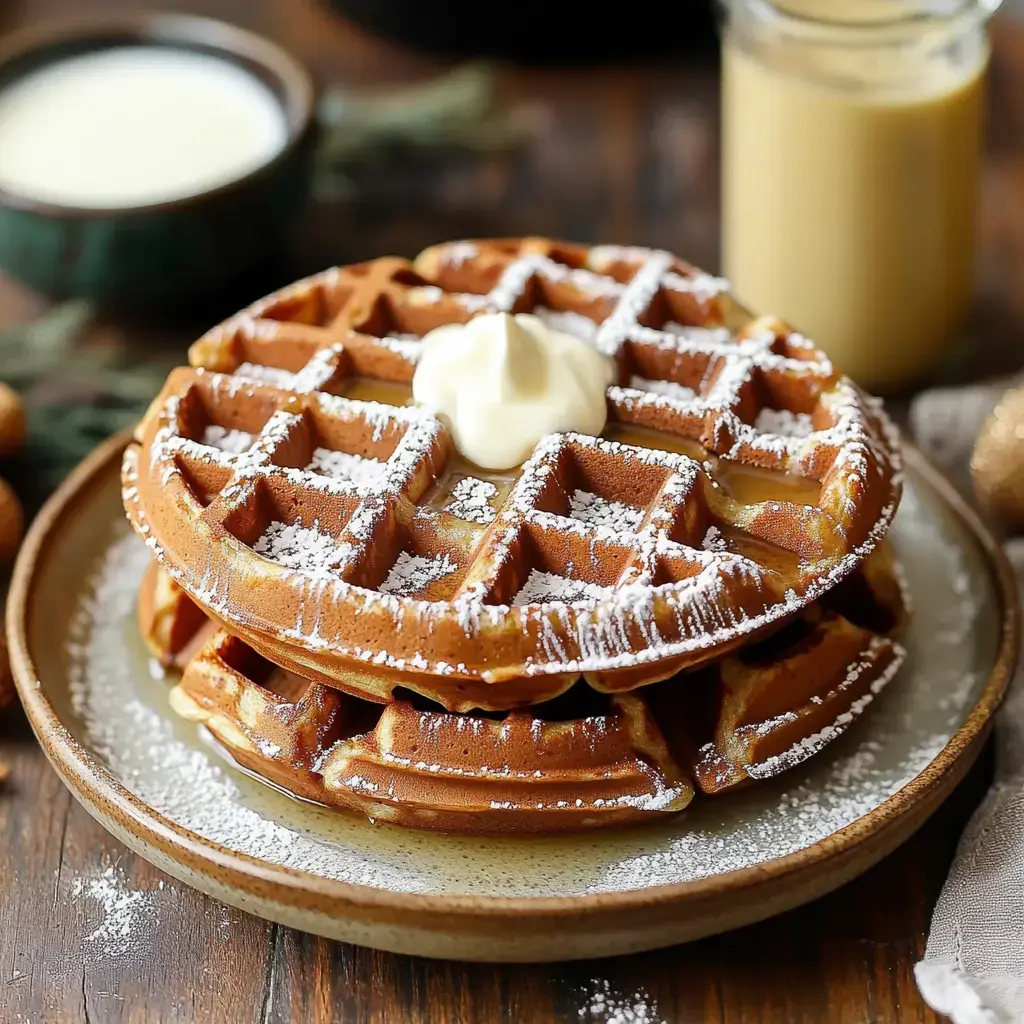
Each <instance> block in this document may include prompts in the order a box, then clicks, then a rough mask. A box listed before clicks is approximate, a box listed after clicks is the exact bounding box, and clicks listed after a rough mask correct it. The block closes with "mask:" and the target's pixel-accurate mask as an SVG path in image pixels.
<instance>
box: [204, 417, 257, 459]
mask: <svg viewBox="0 0 1024 1024" xmlns="http://www.w3.org/2000/svg"><path fill="white" fill-rule="evenodd" d="M253 440H254V438H253V436H252V434H247V433H246V432H245V431H244V430H228V429H226V428H225V427H220V426H218V425H217V424H216V423H211V424H210V425H209V426H207V428H206V429H205V430H204V431H203V444H205V445H208V446H209V447H211V448H217V449H218V450H220V451H222V452H227V453H228V454H229V455H241V453H242V452H244V451H248V450H249V448H251V447H252V443H253Z"/></svg>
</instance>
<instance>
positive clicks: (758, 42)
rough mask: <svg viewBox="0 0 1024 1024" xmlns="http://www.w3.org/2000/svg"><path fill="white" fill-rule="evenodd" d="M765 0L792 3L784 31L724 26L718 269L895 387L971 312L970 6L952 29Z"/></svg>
mask: <svg viewBox="0 0 1024 1024" xmlns="http://www.w3.org/2000/svg"><path fill="white" fill-rule="evenodd" d="M735 6H736V7H742V6H743V5H742V3H741V4H737V5H735ZM774 6H775V8H776V9H782V10H783V11H784V13H786V14H795V15H797V16H798V17H797V18H795V19H785V18H783V21H784V22H787V24H786V28H785V30H784V31H767V32H761V31H756V32H745V31H743V29H742V26H740V25H738V24H736V23H735V22H734V23H733V24H732V25H730V28H729V30H728V31H727V33H726V38H725V44H724V52H723V86H722V88H723V171H722V184H723V258H724V268H725V273H726V275H727V276H728V277H730V278H731V279H732V282H733V285H734V287H735V289H736V292H737V294H738V296H739V298H740V299H741V301H743V302H744V303H745V304H746V305H748V306H750V307H751V308H754V309H757V310H759V311H765V312H771V313H775V314H777V315H779V316H781V317H783V318H785V319H786V320H788V321H790V322H791V323H792V324H794V325H795V326H796V327H797V328H799V329H800V330H802V331H804V332H806V333H807V334H808V335H809V336H811V337H812V338H814V340H815V342H816V343H817V344H818V345H820V346H821V347H822V348H823V349H824V350H825V351H826V352H827V353H828V354H829V355H830V356H831V357H832V358H833V359H834V360H835V361H836V363H837V364H838V365H839V366H840V367H841V368H842V369H843V370H844V371H845V372H847V373H849V374H850V376H852V377H853V378H854V379H856V380H858V381H859V382H860V383H862V384H864V385H865V386H868V387H871V388H877V389H883V390H884V389H890V388H893V387H897V386H899V385H901V384H904V383H907V382H909V381H911V380H913V379H914V378H915V377H917V376H919V375H921V374H923V373H925V372H927V371H928V370H929V369H930V368H931V367H932V366H933V365H934V364H935V363H936V362H937V361H938V360H939V359H940V358H941V356H942V354H943V352H944V350H945V348H946V347H947V345H948V344H949V343H950V341H951V340H952V339H953V337H954V336H955V334H956V332H957V330H958V329H959V328H960V327H961V326H962V324H963V322H964V320H965V317H966V315H967V312H968V307H969V302H970V296H971V288H972V278H973V260H974V235H975V208H976V202H977V194H978V186H979V173H980V161H981V139H982V114H983V106H984V81H985V74H986V70H987V65H988V56H989V49H988V43H987V39H986V37H985V34H984V30H983V27H982V25H983V18H982V17H981V16H980V15H978V14H977V13H975V14H974V16H973V17H972V18H970V19H969V25H970V26H973V28H972V29H971V32H973V35H971V32H968V31H967V29H966V28H964V29H960V30H959V32H960V34H959V35H958V34H957V31H956V29H955V27H954V26H952V25H951V24H950V23H949V21H950V20H949V19H947V18H923V19H913V18H910V16H911V15H913V14H914V13H915V12H918V11H919V10H920V6H921V5H917V4H910V3H905V2H903V0H817V2H813V3H812V2H811V0H784V2H780V3H778V4H776V5H774ZM944 6H945V9H949V8H950V7H956V8H958V9H961V10H963V9H965V8H970V7H974V6H976V5H975V4H974V3H966V4H965V3H959V4H957V3H952V4H950V3H947V4H945V5H944ZM900 12H902V16H903V18H904V19H906V20H905V25H904V27H902V28H900V30H899V31H900V32H901V35H900V37H899V39H900V41H899V42H890V43H888V44H887V45H882V44H881V41H880V38H879V39H875V38H873V37H874V34H875V33H879V32H886V33H887V32H889V31H890V28H891V27H892V26H893V24H894V23H898V21H899V19H900V16H901V15H900ZM737 17H739V15H737ZM807 17H813V18H814V19H815V20H814V21H809V22H808V21H801V18H807ZM823 19H831V23H826V22H825V21H824V20H823ZM965 33H966V36H965ZM961 37H964V38H961Z"/></svg>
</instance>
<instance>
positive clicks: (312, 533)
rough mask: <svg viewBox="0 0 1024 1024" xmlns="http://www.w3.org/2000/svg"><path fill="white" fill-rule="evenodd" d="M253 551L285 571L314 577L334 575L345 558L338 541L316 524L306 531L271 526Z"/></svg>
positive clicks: (293, 525) (297, 527) (295, 526)
mask: <svg viewBox="0 0 1024 1024" xmlns="http://www.w3.org/2000/svg"><path fill="white" fill-rule="evenodd" d="M253 550H254V551H256V553H257V554H260V555H263V557H264V558H269V559H270V561H272V562H276V563H277V564H278V565H281V566H284V568H286V569H295V570H297V571H300V572H305V573H308V574H309V575H311V576H323V575H325V574H333V572H334V571H335V570H336V569H337V567H338V564H339V563H340V562H341V561H342V560H343V559H344V555H345V551H344V549H343V548H342V547H341V546H339V544H338V541H337V540H336V539H335V538H334V537H332V536H331V535H330V534H329V533H324V532H323V531H322V530H321V529H320V528H319V526H318V525H317V524H316V523H314V524H313V525H312V526H310V527H305V526H300V525H299V524H298V523H282V522H272V523H271V524H270V525H269V526H268V527H267V529H266V530H265V531H264V533H263V534H262V536H260V537H259V538H258V539H257V540H256V543H255V544H253Z"/></svg>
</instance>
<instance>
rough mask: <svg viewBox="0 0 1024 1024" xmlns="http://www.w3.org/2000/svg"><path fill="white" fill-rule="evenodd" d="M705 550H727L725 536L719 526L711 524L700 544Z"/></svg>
mask: <svg viewBox="0 0 1024 1024" xmlns="http://www.w3.org/2000/svg"><path fill="white" fill-rule="evenodd" d="M700 546H701V547H702V548H703V549H704V550H705V551H727V550H728V548H727V547H726V544H725V538H724V537H723V536H722V531H721V530H720V529H719V528H718V527H717V526H709V527H708V528H707V532H706V533H705V534H704V540H703V541H701V545H700Z"/></svg>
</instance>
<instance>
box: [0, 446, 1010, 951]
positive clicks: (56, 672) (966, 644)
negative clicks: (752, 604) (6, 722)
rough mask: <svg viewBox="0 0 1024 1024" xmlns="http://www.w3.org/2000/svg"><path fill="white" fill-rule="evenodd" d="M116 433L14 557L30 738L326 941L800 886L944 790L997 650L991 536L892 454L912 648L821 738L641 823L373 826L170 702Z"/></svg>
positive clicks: (913, 817) (679, 918)
mask: <svg viewBox="0 0 1024 1024" xmlns="http://www.w3.org/2000/svg"><path fill="white" fill-rule="evenodd" d="M123 446H124V440H123V439H120V440H119V439H115V440H114V441H112V442H110V443H109V444H107V445H105V446H104V447H103V448H101V449H100V450H98V451H97V452H96V453H95V454H94V455H93V456H92V457H91V458H90V459H89V460H87V462H86V463H85V464H84V465H83V466H82V467H80V469H79V470H78V471H77V472H76V473H75V474H74V476H73V477H72V478H71V479H70V480H69V481H68V483H67V484H66V485H65V486H64V487H63V488H62V490H61V491H60V492H59V493H58V494H57V495H56V496H55V497H54V499H53V500H52V501H51V502H50V504H49V505H48V506H47V508H46V509H45V510H44V512H43V514H42V515H41V516H40V517H39V519H38V520H37V521H36V523H35V525H34V527H33V529H32V531H31V534H30V536H29V539H28V541H27V542H26V545H25V547H24V548H23V551H22V554H21V556H20V558H19V562H18V566H17V569H16V573H15V582H14V586H13V589H12V592H11V598H10V600H9V604H8V616H7V628H8V635H9V639H10V644H11V651H12V659H13V663H14V669H15V674H16V677H17V679H18V685H19V687H20V690H21V695H22V699H23V701H24V703H25V706H26V709H27V711H28V714H29V718H30V719H31V721H32V725H33V727H34V729H35V731H36V734H37V736H38V737H39V739H40V742H41V743H42V745H43V747H44V749H45V750H46V752H47V755H48V756H49V758H50V761H51V762H52V763H53V765H54V767H55V768H56V769H57V771H58V772H59V773H60V775H61V776H62V778H63V779H64V781H65V782H66V783H67V785H68V786H69V787H70V789H71V790H72V792H73V793H74V794H75V795H76V796H77V798H78V799H79V800H80V801H81V802H82V803H83V804H84V805H85V807H86V808H87V809H88V810H89V811H90V812H91V813H92V814H93V815H94V816H95V817H96V818H97V819H98V820H100V821H101V822H102V823H103V824H104V825H105V826H106V827H107V828H108V829H109V830H110V831H111V832H112V833H113V834H114V835H116V836H117V837H118V838H119V839H120V840H122V841H123V842H124V843H126V844H127V845H128V846H130V847H131V848H132V849H133V850H135V851H136V852H137V853H139V854H141V855H142V856H144V857H146V858H147V859H149V860H151V861H152V862H153V863H155V864H156V865H157V866H159V867H160V868H162V869H163V870H165V871H167V872H168V873H169V874H171V875H173V876H175V877H176V878H178V879H180V880H182V881H184V882H186V883H188V884H190V885H194V886H195V887H197V888H199V889H202V890H204V891H205V892H208V893H210V894H212V895H213V896H215V897H217V898H219V899H221V900H223V901H224V902H226V903H229V904H232V905H234V906H237V907H240V908H242V909H245V910H249V911H251V912H253V913H255V914H259V915H261V916H264V917H267V918H270V919H273V920H277V921H280V922H282V923H285V924H288V925H291V926H294V927H298V928H302V929H305V930H307V931H312V932H317V933H320V934H323V935H328V936H332V937H335V938H339V939H344V940H346V941H351V942H356V943H359V944H363V945H369V946H375V947H377V948H381V949H387V950H393V951H396V952H404V953H415V954H420V955H424V956H446V957H455V958H462V959H477V960H557V959H570V958H580V957H593V956H605V955H610V954H615V953H624V952H629V951H635V950H639V949H647V948H654V947H657V946H663V945H668V944H671V943H675V942H680V941H684V940H688V939H693V938H696V937H699V936H701V935H706V934H710V933H713V932H718V931H723V930H725V929H728V928H732V927H735V926H738V925H740V924H744V923H749V922H751V921H754V920H758V919H761V918H764V917H767V916H770V915H772V914H775V913H778V912H780V911H782V910H785V909H788V908H790V907H792V906H795V905H797V904H799V903H801V902H805V901H807V900H809V899H813V898H814V897H816V896H818V895H821V894H822V893H824V892H827V891H828V890H830V889H832V888H835V887H836V886H838V885H841V884H842V883H843V882H845V881H847V880H848V879H849V878H851V877H853V876H854V875H856V874H858V873H859V872H861V871H863V870H865V869H866V868H868V867H869V866H870V865H871V864H873V863H875V862H876V861H877V860H879V859H880V858H881V857H883V856H884V855H885V854H886V853H888V852H889V851H890V850H892V849H893V848H895V846H897V845H898V844H899V843H900V842H902V841H903V840H904V839H906V838H907V837H908V836H909V835H910V834H911V833H912V832H913V831H914V830H915V829H916V828H917V827H919V826H920V825H921V824H922V822H923V821H924V820H925V818H927V816H928V815H929V814H930V813H931V812H932V811H934V809H935V808H936V807H937V806H938V804H939V803H940V802H941V801H942V800H943V799H944V798H945V797H946V796H947V795H948V794H949V792H950V791H951V790H952V789H953V787H954V786H955V785H956V783H957V782H958V781H959V780H960V778H961V777H962V776H963V774H964V773H965V772H966V771H967V769H968V768H969V767H970V765H971V764H972V763H973V761H974V759H975V758H976V757H977V754H978V752H979V750H980V748H981V744H982V742H983V741H984V738H985V736H986V735H987V733H988V730H989V728H990V726H991V721H992V716H993V713H994V711H995V709H996V707H997V706H998V704H999V701H1000V700H1001V698H1002V695H1003V692H1004V690H1005V687H1006V684H1007V681H1008V679H1009V677H1010V674H1011V673H1012V669H1013V662H1014V660H1015V657H1016V650H1017V603H1016V591H1015V587H1014V585H1013V581H1012V577H1011V575H1010V573H1009V570H1008V568H1007V567H1006V565H1005V562H1004V561H1003V559H1002V555H1001V554H1000V553H999V551H998V548H997V546H996V545H995V544H994V542H993V541H992V540H991V539H990V538H989V536H988V535H987V533H985V531H984V530H983V529H982V528H981V526H980V525H979V524H978V522H977V521H976V519H975V518H974V516H973V514H972V513H971V512H970V511H969V510H968V509H967V508H966V507H965V506H964V505H963V503H962V502H961V501H960V500H959V499H958V498H957V496H956V495H955V493H954V492H953V491H952V489H951V488H950V487H949V486H948V485H947V484H946V483H944V482H943V481H942V480H941V479H940V478H939V477H938V475H937V474H936V473H935V472H934V471H933V470H931V469H930V468H928V466H927V465H926V464H925V463H924V460H923V459H922V458H921V457H920V456H919V455H917V454H916V453H914V452H913V451H911V452H909V453H908V457H909V472H908V479H907V486H906V491H905V497H904V500H903V505H902V507H901V509H900V512H899V515H898V517H897V520H896V524H895V526H894V528H893V540H894V543H895V546H896V550H897V553H898V555H899V557H900V559H901V560H902V561H903V564H904V566H905V569H906V572H907V577H908V581H909V585H910V591H911V595H912V597H913V599H914V604H915V613H914V619H913V625H912V628H911V631H910V634H909V636H908V641H907V646H908V649H909V658H908V661H907V663H906V665H905V666H904V668H903V669H902V670H901V672H900V674H899V675H898V676H897V677H896V679H895V680H894V681H893V682H892V683H891V684H890V686H889V687H888V688H887V689H886V690H885V691H884V692H883V693H882V694H881V696H880V697H879V698H878V699H877V703H876V706H875V707H874V708H873V709H872V710H871V712H870V713H869V714H868V715H867V716H866V718H865V720H864V721H863V722H861V723H859V724H858V725H857V726H856V727H854V728H852V729H851V730H850V731H849V732H848V733H847V734H846V735H845V736H843V737H842V738H841V739H840V740H838V741H837V742H835V743H834V744H832V745H831V746H830V747H829V748H827V750H826V751H825V752H824V753H822V754H821V755H819V756H817V757H815V758H813V759H812V760H811V761H810V762H808V763H807V764H805V765H803V766H801V767H799V768H797V769H795V770H793V771H791V772H790V773H788V774H787V775H785V776H782V777H781V778H779V779H777V780H774V781H772V782H767V783H762V784H759V785H757V786H755V787H752V788H751V789H749V790H747V791H746V792H741V793H738V794H732V795H728V796H725V797H721V798H716V799H703V800H698V801H695V802H694V804H693V806H692V808H691V809H690V810H688V811H687V812H685V813H684V814H683V815H681V816H678V817H676V818H674V819H672V820H671V821H667V822H665V823H662V824H659V825H657V826H649V827H643V828H638V829H631V830H624V831H618V832H607V833H594V834H587V835H581V836H570V837H558V838H544V837H529V838H528V837H523V838H504V839H502V838H468V837H456V836H445V835H440V834H434V833H425V832H416V831H410V830H404V829H398V828H395V827H393V826H388V825H373V824H371V823H369V822H366V821H364V820H358V819H356V818H352V817H347V816H343V815H341V814H339V813H337V812H331V811H326V810H322V809H319V808H317V807H313V806H310V805H306V804H302V803H299V802H297V801H295V800H292V799H290V798H288V797H286V796H284V795H282V794H280V793H278V792H276V791H274V790H271V789H270V788H268V787H267V786H265V785H263V784H261V783H258V782H256V781H254V780H253V779H251V778H249V777H247V776H245V775H243V774H242V773H240V772H239V771H237V770H236V769H234V768H232V767H229V766H228V765H227V764H225V762H224V761H223V760H222V759H221V757H220V756H219V754H218V753H217V752H216V751H215V750H213V749H212V748H211V747H210V746H208V745H206V744H205V743H204V742H203V739H202V737H201V736H200V734H199V733H197V731H196V729H195V727H194V726H192V725H190V724H188V723H185V722H181V721H179V720H177V718H176V717H175V716H174V715H173V714H172V713H171V711H170V709H169V707H168V702H167V693H168V686H167V683H166V681H164V680H162V679H161V678H159V674H158V673H155V672H153V671H152V669H151V667H150V664H149V659H148V658H147V655H146V652H145V650H144V648H143V646H142V644H141V642H140V640H139V639H138V636H137V634H136V627H135V619H134V603H135V593H136V588H137V585H138V582H139V579H140V576H141V573H142V571H143V568H144V567H145V565H146V560H147V554H146V552H145V549H144V548H143V546H142V544H141V543H140V542H139V541H137V540H136V539H135V537H134V535H133V534H132V533H131V530H130V528H129V527H128V524H127V523H126V522H125V519H124V516H123V514H122V512H121V503H120V494H119V478H118V467H119V464H120V457H121V451H122V449H123Z"/></svg>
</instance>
